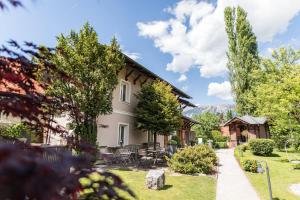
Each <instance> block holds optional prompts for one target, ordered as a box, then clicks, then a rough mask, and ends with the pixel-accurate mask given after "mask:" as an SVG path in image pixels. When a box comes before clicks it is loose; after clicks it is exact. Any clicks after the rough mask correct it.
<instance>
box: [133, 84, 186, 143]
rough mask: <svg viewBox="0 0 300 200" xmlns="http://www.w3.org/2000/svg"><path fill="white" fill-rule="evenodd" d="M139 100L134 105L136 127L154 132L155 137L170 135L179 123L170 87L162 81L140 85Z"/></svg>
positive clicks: (178, 111)
mask: <svg viewBox="0 0 300 200" xmlns="http://www.w3.org/2000/svg"><path fill="white" fill-rule="evenodd" d="M137 99H138V100H139V102H138V105H137V107H136V110H135V112H136V120H137V128H138V129H141V130H144V131H150V132H152V133H153V134H154V148H156V137H157V134H159V135H170V134H171V133H172V132H174V131H176V130H178V129H179V127H180V125H181V110H180V108H179V106H180V104H179V102H178V100H177V97H176V96H175V95H174V94H173V93H172V87H171V86H170V85H167V84H166V83H164V82H162V81H158V80H157V81H154V82H153V83H149V84H146V85H144V86H143V87H142V89H141V90H140V92H139V93H138V94H137Z"/></svg>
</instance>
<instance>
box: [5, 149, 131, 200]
mask: <svg viewBox="0 0 300 200" xmlns="http://www.w3.org/2000/svg"><path fill="white" fill-rule="evenodd" d="M71 166H72V170H71V171H70V167H71ZM45 175H46V176H45ZM0 176H1V179H0V199H32V200H33V199H40V200H46V199H57V200H65V199H74V200H75V199H78V198H77V196H78V195H79V192H83V191H86V190H87V189H88V190H89V191H91V192H90V193H89V196H83V197H82V199H91V197H93V198H92V199H105V198H109V199H124V198H122V197H120V196H119V193H118V192H119V191H123V192H125V193H128V194H129V195H131V196H134V194H133V193H132V192H131V190H129V189H128V188H127V186H125V185H124V183H123V182H122V181H121V179H120V178H119V177H117V176H116V175H114V174H111V173H108V172H103V173H98V172H96V171H95V170H94V166H93V164H92V163H91V161H90V160H89V159H88V156H84V157H83V156H77V157H74V156H71V153H68V151H66V150H65V151H54V150H52V149H47V148H40V147H33V146H28V145H24V144H1V145H0ZM87 178H88V179H91V180H93V183H94V184H92V185H91V184H81V183H80V182H79V180H82V179H87ZM95 183H96V184H95Z"/></svg>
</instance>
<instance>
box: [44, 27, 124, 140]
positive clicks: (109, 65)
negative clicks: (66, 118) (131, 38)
mask: <svg viewBox="0 0 300 200" xmlns="http://www.w3.org/2000/svg"><path fill="white" fill-rule="evenodd" d="M51 61H52V62H53V63H54V65H55V66H57V67H58V68H59V69H60V70H61V71H63V72H64V73H65V74H67V75H68V76H71V77H73V78H74V79H75V80H74V81H73V82H66V81H65V80H63V79H60V78H59V76H58V75H57V74H51V75H49V74H46V77H47V78H49V76H52V77H51V78H50V80H51V82H50V84H49V87H48V91H47V92H48V94H49V95H50V96H51V95H55V96H63V97H64V98H65V99H66V101H68V102H71V104H72V105H73V106H74V107H76V108H78V109H79V111H80V113H81V114H82V117H78V114H77V113H74V112H75V111H74V112H73V110H71V111H70V113H69V115H70V117H71V119H72V120H73V123H74V124H75V133H76V134H77V135H78V134H79V135H80V138H81V140H82V141H84V142H88V143H91V144H95V143H96V137H97V126H96V117H97V116H99V115H103V114H108V113H110V112H111V111H112V93H113V90H114V89H115V87H116V85H117V83H118V79H117V74H118V72H119V70H120V69H121V68H122V67H123V66H124V65H125V64H124V58H123V56H122V54H121V53H120V48H119V45H118V43H117V41H116V39H115V38H113V39H112V41H111V44H110V45H102V44H100V43H99V42H98V36H97V33H96V32H95V30H94V29H93V27H91V26H90V25H89V24H88V23H86V24H85V25H84V26H83V28H82V29H81V30H80V31H79V33H77V32H75V31H71V32H70V34H69V35H68V36H64V35H60V36H59V37H57V46H56V52H55V55H54V56H53V57H52V58H51ZM76 112H77V111H76Z"/></svg>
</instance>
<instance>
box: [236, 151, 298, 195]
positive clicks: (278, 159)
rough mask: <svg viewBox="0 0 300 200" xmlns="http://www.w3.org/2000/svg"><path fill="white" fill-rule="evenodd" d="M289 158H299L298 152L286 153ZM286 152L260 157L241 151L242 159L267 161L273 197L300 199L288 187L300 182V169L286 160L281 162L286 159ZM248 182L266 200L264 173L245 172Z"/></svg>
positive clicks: (266, 185) (265, 178) (276, 152)
mask: <svg viewBox="0 0 300 200" xmlns="http://www.w3.org/2000/svg"><path fill="white" fill-rule="evenodd" d="M288 154H289V157H290V159H292V158H294V159H295V158H298V159H300V154H299V153H288ZM286 158H287V157H286V153H284V152H278V151H275V152H274V156H272V157H261V156H254V155H252V153H251V152H250V151H246V152H244V153H243V157H242V158H241V160H243V159H255V160H265V161H267V163H268V165H269V168H270V176H271V184H272V190H273V198H274V199H278V200H279V199H280V200H295V199H300V198H299V197H297V196H295V195H293V194H292V193H291V192H290V191H289V189H288V187H289V185H290V184H293V183H300V170H293V169H292V164H290V163H288V162H283V159H286ZM246 175H247V176H248V178H249V180H250V182H251V183H252V185H253V186H254V188H255V189H256V191H257V192H258V193H259V195H260V196H261V198H262V199H263V200H268V199H269V198H268V197H269V193H268V184H267V177H266V173H263V174H256V173H250V172H246Z"/></svg>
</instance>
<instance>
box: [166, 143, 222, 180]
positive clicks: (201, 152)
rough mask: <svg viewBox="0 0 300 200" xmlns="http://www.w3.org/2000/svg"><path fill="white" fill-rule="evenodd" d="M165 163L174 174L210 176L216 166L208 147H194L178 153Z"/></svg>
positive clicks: (211, 150) (213, 156) (213, 154)
mask: <svg viewBox="0 0 300 200" xmlns="http://www.w3.org/2000/svg"><path fill="white" fill-rule="evenodd" d="M167 161H168V165H169V167H170V168H172V169H173V170H174V171H176V172H180V173H183V174H193V173H204V174H210V173H212V172H213V170H214V166H215V165H216V164H217V156H216V153H215V152H214V150H213V149H212V148H210V147H209V146H206V145H196V146H192V147H186V148H184V149H183V150H181V151H178V152H177V153H175V154H174V155H173V156H172V158H170V159H168V160H167Z"/></svg>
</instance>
